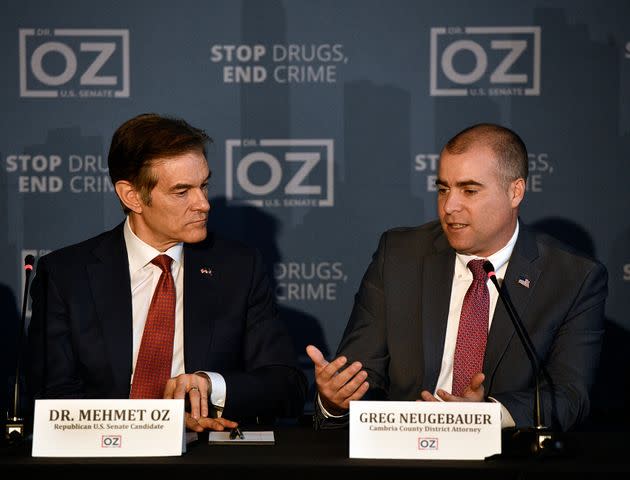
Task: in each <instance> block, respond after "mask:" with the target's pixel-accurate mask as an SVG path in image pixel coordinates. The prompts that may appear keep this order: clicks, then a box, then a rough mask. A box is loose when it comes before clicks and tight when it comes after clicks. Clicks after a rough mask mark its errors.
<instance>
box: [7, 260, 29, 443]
mask: <svg viewBox="0 0 630 480" xmlns="http://www.w3.org/2000/svg"><path fill="white" fill-rule="evenodd" d="M34 264H35V257H34V256H33V255H27V256H26V257H25V258H24V276H25V278H24V297H23V301H22V318H21V321H20V331H19V332H18V343H17V362H16V366H15V383H14V385H13V404H12V405H10V406H9V410H8V412H7V423H6V428H5V432H4V436H5V439H6V440H7V441H8V442H10V443H16V442H18V441H20V440H23V439H24V438H25V436H26V435H25V434H26V432H25V421H24V417H23V416H22V412H21V408H20V369H21V365H22V343H23V341H24V328H25V325H26V322H25V318H26V304H27V302H28V286H29V283H30V278H31V273H32V272H33V265H34Z"/></svg>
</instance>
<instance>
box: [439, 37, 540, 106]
mask: <svg viewBox="0 0 630 480" xmlns="http://www.w3.org/2000/svg"><path fill="white" fill-rule="evenodd" d="M540 37H541V30H540V27H533V26H529V27H448V28H444V27H436V28H432V29H431V95H432V96H519V95H521V96H529V95H540V51H541V46H540V43H541V38H540Z"/></svg>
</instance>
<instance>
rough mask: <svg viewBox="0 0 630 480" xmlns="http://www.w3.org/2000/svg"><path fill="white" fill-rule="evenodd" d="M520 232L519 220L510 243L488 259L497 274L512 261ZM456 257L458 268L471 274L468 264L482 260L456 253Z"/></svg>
mask: <svg viewBox="0 0 630 480" xmlns="http://www.w3.org/2000/svg"><path fill="white" fill-rule="evenodd" d="M518 231H519V223H518V220H517V221H516V228H515V229H514V233H513V234H512V238H510V240H509V241H508V243H506V244H505V246H504V247H503V248H501V250H498V251H496V252H495V253H493V254H492V255H490V256H489V257H487V258H486V260H489V261H490V262H491V263H492V265H493V266H494V271H495V272H498V271H499V269H500V268H501V267H503V265H505V264H506V263H507V262H508V260H509V259H510V256H511V255H512V251H513V250H514V245H515V244H516V239H517V238H518ZM456 257H457V266H458V268H461V269H463V270H464V271H466V272H469V273H470V271H469V270H468V266H467V265H468V262H469V261H470V260H475V259H479V258H482V257H478V256H476V255H464V254H462V253H456Z"/></svg>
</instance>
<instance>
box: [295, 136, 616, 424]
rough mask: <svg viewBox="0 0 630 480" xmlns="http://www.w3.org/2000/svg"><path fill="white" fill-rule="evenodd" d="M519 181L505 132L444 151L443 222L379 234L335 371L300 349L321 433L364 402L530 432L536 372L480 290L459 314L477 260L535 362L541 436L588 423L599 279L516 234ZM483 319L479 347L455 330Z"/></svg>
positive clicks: (453, 143)
mask: <svg viewBox="0 0 630 480" xmlns="http://www.w3.org/2000/svg"><path fill="white" fill-rule="evenodd" d="M527 175H528V158H527V151H526V148H525V145H524V143H523V142H522V140H521V139H520V138H519V137H518V135H516V134H515V133H514V132H512V131H511V130H509V129H507V128H504V127H501V126H498V125H492V124H479V125H475V126H472V127H470V128H468V129H466V130H464V131H462V132H460V133H459V134H457V135H456V136H455V137H453V138H452V139H451V140H450V141H449V142H448V143H447V144H446V146H445V147H444V149H443V150H442V152H441V155H440V165H439V172H438V179H437V182H436V184H437V189H438V202H437V203H438V214H439V219H440V221H439V222H438V221H435V222H430V223H428V224H425V225H423V226H420V227H416V228H398V229H393V230H390V231H388V232H386V233H384V234H383V236H382V237H381V240H380V243H379V246H378V250H377V251H376V253H375V254H374V257H373V260H372V263H371V264H370V266H369V267H368V269H367V272H366V273H365V276H364V277H363V281H362V283H361V287H360V289H359V292H358V294H357V296H356V298H355V305H354V308H353V311H352V314H351V317H350V320H349V322H348V325H347V327H346V330H345V332H344V335H343V338H342V340H341V343H340V345H339V348H338V352H337V358H336V359H335V360H333V361H331V362H330V363H328V362H327V361H326V360H325V359H324V357H323V355H322V354H321V352H320V351H319V350H318V349H317V348H316V347H315V346H312V345H311V346H309V347H307V353H308V354H309V356H310V357H311V359H312V360H313V362H314V364H315V376H316V384H317V389H318V398H317V400H316V420H317V422H318V424H319V426H321V427H322V428H325V427H334V426H339V425H344V424H346V423H347V411H348V408H349V402H350V401H351V400H358V399H361V398H364V396H365V398H370V399H389V400H418V399H422V400H425V401H437V400H438V399H439V400H443V401H496V402H499V403H500V404H501V406H502V426H504V427H511V426H516V427H526V426H531V425H532V424H533V418H532V417H533V416H532V411H533V405H534V384H535V372H533V371H532V367H531V363H530V361H529V359H528V356H527V354H526V351H525V349H524V347H523V346H522V344H521V342H520V341H519V338H518V336H517V335H515V330H514V328H513V326H512V323H511V321H510V318H509V316H508V313H507V311H506V310H505V308H504V305H503V304H502V303H501V302H500V301H498V293H497V291H496V289H495V288H494V286H492V285H491V284H490V282H489V281H488V280H487V277H485V276H484V277H483V278H481V279H480V280H479V281H478V284H479V285H480V287H479V289H480V292H483V294H482V295H481V296H480V297H479V298H481V299H482V300H483V301H482V300H479V299H478V300H477V301H476V302H477V303H474V302H473V303H472V305H473V308H469V307H467V300H466V296H467V295H468V293H467V291H468V290H467V289H469V288H472V287H469V286H471V285H472V284H474V283H475V282H476V281H477V276H476V274H475V273H472V271H473V270H474V269H473V268H472V266H474V265H475V263H477V264H483V261H484V260H485V259H488V260H489V261H491V262H492V264H493V265H494V267H495V269H496V275H497V278H498V279H499V281H500V283H501V282H502V290H503V292H505V293H506V294H508V295H509V296H510V298H511V299H512V301H513V303H514V305H515V308H516V310H517V312H519V314H520V317H521V319H522V321H523V323H524V325H525V328H526V330H527V332H528V333H529V335H530V337H531V340H532V342H533V345H534V347H535V350H536V352H537V355H538V357H539V359H540V360H541V364H542V368H543V375H541V377H543V380H542V389H541V391H542V404H543V407H544V411H543V416H544V422H545V423H546V424H547V425H553V426H554V427H556V428H561V429H568V428H570V427H572V426H573V425H575V424H576V423H578V422H580V421H581V420H583V419H584V418H585V417H586V416H587V415H588V412H589V389H590V387H591V385H592V383H593V378H594V373H595V370H596V368H597V364H598V359H599V352H600V348H601V340H602V334H603V324H604V302H605V298H606V295H607V274H606V270H605V268H604V267H603V266H602V265H601V264H599V263H597V262H595V261H593V260H591V259H588V258H585V257H583V256H580V255H578V254H577V253H574V252H572V251H570V249H568V248H567V247H564V246H562V245H559V244H557V242H554V241H553V240H551V239H550V238H548V237H543V236H541V235H538V234H536V233H534V232H532V231H529V230H528V229H527V227H526V226H525V225H523V224H522V223H520V222H519V218H518V210H519V205H520V203H521V201H522V200H523V197H524V195H525V185H526V179H527ZM471 260H472V262H471ZM469 262H470V264H469ZM469 269H470V270H469ZM480 277H481V275H480ZM488 286H489V287H490V288H489V289H488ZM468 304H471V303H470V302H468ZM482 304H483V307H481V306H480V305H482ZM481 311H483V313H484V314H485V315H478V314H479V313H480V312H481ZM465 312H466V313H465ZM484 316H485V322H486V323H484V324H483V327H479V329H481V330H482V332H483V335H481V336H480V338H479V341H478V342H477V340H476V339H475V338H476V337H475V335H474V334H473V333H471V331H470V330H466V328H467V327H466V326H467V325H468V324H469V323H471V320H470V318H475V321H477V320H476V318H477V317H484ZM477 350H479V352H480V355H479V356H475V355H474V354H473V353H474V351H477ZM471 357H474V358H475V359H476V360H471ZM461 358H463V361H462V360H461ZM475 361H478V363H477V364H476V365H475V363H474V362H475ZM471 365H475V366H474V367H473V368H471ZM467 368H468V370H467ZM459 385H461V387H460V386H459Z"/></svg>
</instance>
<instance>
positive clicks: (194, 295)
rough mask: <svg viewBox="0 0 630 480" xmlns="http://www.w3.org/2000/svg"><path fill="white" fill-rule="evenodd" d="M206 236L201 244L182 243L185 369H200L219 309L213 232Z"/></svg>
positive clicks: (217, 275)
mask: <svg viewBox="0 0 630 480" xmlns="http://www.w3.org/2000/svg"><path fill="white" fill-rule="evenodd" d="M208 237H209V238H208V240H206V241H205V242H202V243H201V244H195V245H191V244H185V245H184V362H185V364H186V371H187V372H194V371H198V370H203V365H204V364H206V361H205V359H206V353H207V349H208V348H209V345H210V340H211V337H212V332H213V327H214V321H213V319H214V318H215V317H216V312H218V311H219V308H218V302H219V301H220V299H219V297H218V294H217V285H218V282H220V279H221V272H219V271H216V270H215V268H214V267H215V264H216V263H217V262H216V251H215V249H214V248H212V244H213V240H212V234H210V233H209V234H208ZM209 244H210V248H208V245H209ZM213 312H214V313H213Z"/></svg>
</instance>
